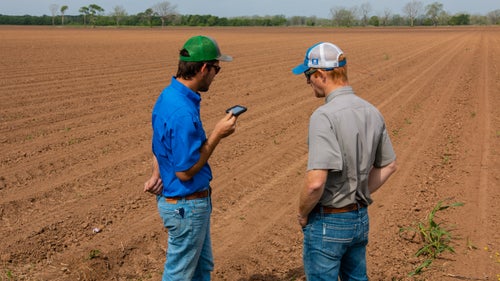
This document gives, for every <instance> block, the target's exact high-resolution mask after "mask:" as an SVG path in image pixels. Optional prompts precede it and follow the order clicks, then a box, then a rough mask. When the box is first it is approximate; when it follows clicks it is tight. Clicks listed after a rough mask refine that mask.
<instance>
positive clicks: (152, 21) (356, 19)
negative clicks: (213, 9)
mask: <svg viewBox="0 0 500 281" xmlns="http://www.w3.org/2000/svg"><path fill="white" fill-rule="evenodd" d="M68 8H69V7H68V6H67V5H62V6H59V5H57V4H52V5H50V6H49V11H50V13H51V15H43V16H31V15H23V16H12V15H1V14H0V24H8V25H73V26H77V25H78V26H81V25H83V26H89V27H95V26H148V27H153V26H161V27H165V26H337V27H352V26H438V25H498V24H500V9H497V10H494V11H491V12H489V13H487V14H486V15H471V14H467V13H459V14H454V15H452V14H450V13H448V12H446V11H445V9H444V6H443V4H441V3H439V2H434V3H432V4H429V5H426V6H424V5H423V3H422V2H420V1H417V0H411V1H410V2H408V3H407V4H406V5H405V6H404V7H403V9H402V14H398V13H393V12H392V11H391V10H389V9H386V10H385V11H384V12H383V13H382V14H379V15H374V14H372V8H371V5H370V3H363V4H361V5H359V6H353V7H349V8H346V7H333V8H331V9H330V15H331V17H330V18H318V17H315V16H312V17H303V16H293V17H285V16H284V15H274V16H251V17H231V18H228V17H217V16H213V15H180V14H179V13H177V11H176V9H177V7H176V6H175V5H171V4H170V3H169V2H168V1H164V2H160V3H158V4H156V5H154V6H152V7H150V8H147V9H146V10H145V11H144V12H140V13H138V14H135V15H129V14H128V13H127V11H126V10H125V8H123V6H115V7H114V8H113V9H112V11H110V12H108V13H107V14H106V13H105V10H104V9H103V8H102V7H100V6H99V5H97V4H90V5H88V6H83V7H80V8H79V10H78V11H79V13H80V14H79V15H66V14H65V13H66V11H67V10H68Z"/></svg>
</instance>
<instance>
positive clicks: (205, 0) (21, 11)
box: [0, 0, 500, 18]
mask: <svg viewBox="0 0 500 281" xmlns="http://www.w3.org/2000/svg"><path fill="white" fill-rule="evenodd" d="M167 1H168V0H167ZM159 2H163V1H162V0H0V14H4V15H26V14H28V15H35V16H41V15H44V14H45V15H50V14H51V12H50V9H49V6H50V5H51V4H57V5H59V7H60V6H62V5H67V6H68V7H69V8H68V10H67V11H66V14H67V15H77V14H79V13H78V9H79V8H80V7H82V6H88V5H90V4H97V5H99V6H101V7H102V8H104V10H105V14H109V13H110V12H111V11H112V10H113V8H114V7H115V6H122V7H123V8H125V10H126V11H127V13H128V14H137V13H139V12H143V11H145V10H146V9H147V8H150V7H152V6H153V5H155V4H156V3H159ZM168 2H169V3H171V4H172V5H176V6H177V12H179V13H180V14H184V15H185V14H192V15H194V14H199V15H207V14H210V15H214V16H219V17H235V16H253V15H258V16H266V15H285V16H286V17H290V16H306V17H309V16H317V17H319V18H330V9H331V8H334V7H344V8H351V7H353V6H359V5H361V4H362V3H367V2H368V3H370V5H371V8H372V12H371V14H370V15H382V13H383V12H384V10H386V9H389V10H390V11H391V13H392V14H401V15H404V13H403V11H402V9H403V6H404V5H405V4H406V3H408V2H410V0H351V1H339V0H310V1H307V0H306V1H304V0H301V1H298V0H245V1H241V0H170V1H168ZM420 2H422V3H423V4H424V7H425V6H426V5H428V4H431V3H434V2H439V3H442V4H443V8H444V10H445V11H447V12H449V13H451V14H456V13H462V12H466V13H469V14H481V15H486V14H487V13H488V12H490V11H493V10H497V9H500V1H498V0H476V1H473V0H420Z"/></svg>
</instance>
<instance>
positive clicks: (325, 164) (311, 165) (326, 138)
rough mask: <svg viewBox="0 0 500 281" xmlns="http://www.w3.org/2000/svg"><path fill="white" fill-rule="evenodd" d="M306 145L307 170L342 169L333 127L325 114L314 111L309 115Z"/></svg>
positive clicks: (338, 146) (340, 154)
mask: <svg viewBox="0 0 500 281" xmlns="http://www.w3.org/2000/svg"><path fill="white" fill-rule="evenodd" d="M308 145H309V158H308V162H307V169H308V170H316V169H322V170H334V171H340V170H342V163H343V160H342V153H341V151H340V145H339V142H338V139H337V136H336V132H335V127H334V126H333V125H332V124H331V122H330V120H329V119H328V117H327V116H326V115H325V114H323V113H319V112H315V113H313V115H312V116H311V119H310V121H309V136H308Z"/></svg>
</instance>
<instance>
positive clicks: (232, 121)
mask: <svg viewBox="0 0 500 281" xmlns="http://www.w3.org/2000/svg"><path fill="white" fill-rule="evenodd" d="M237 119H238V117H236V116H234V115H233V114H232V113H231V112H229V113H228V114H226V116H224V118H222V119H221V120H220V121H219V122H217V124H215V128H214V130H213V132H212V134H214V133H215V134H216V135H217V136H218V138H219V139H223V138H225V137H227V136H229V135H231V134H232V133H234V130H236V120H237Z"/></svg>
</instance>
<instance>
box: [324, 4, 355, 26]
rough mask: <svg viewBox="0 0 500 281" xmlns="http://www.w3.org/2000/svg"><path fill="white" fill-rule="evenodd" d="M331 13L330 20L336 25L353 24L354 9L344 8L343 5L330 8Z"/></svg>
mask: <svg viewBox="0 0 500 281" xmlns="http://www.w3.org/2000/svg"><path fill="white" fill-rule="evenodd" d="M330 13H331V14H332V21H333V23H334V25H336V26H347V27H350V26H352V25H354V21H355V14H356V12H355V10H353V9H350V10H349V9H346V8H344V7H337V8H332V9H331V10H330Z"/></svg>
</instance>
